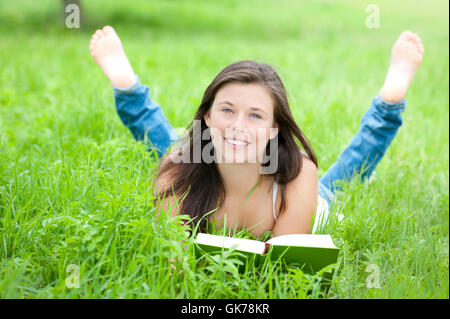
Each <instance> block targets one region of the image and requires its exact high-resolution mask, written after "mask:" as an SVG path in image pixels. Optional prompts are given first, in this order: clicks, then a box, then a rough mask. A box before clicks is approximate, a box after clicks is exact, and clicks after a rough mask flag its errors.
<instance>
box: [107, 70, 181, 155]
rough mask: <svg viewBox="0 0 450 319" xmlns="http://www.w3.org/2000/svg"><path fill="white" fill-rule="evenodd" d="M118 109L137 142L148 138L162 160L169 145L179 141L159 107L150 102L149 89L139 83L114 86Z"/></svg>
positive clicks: (150, 147) (150, 145) (150, 146)
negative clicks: (125, 86) (122, 86)
mask: <svg viewBox="0 0 450 319" xmlns="http://www.w3.org/2000/svg"><path fill="white" fill-rule="evenodd" d="M113 89H114V99H115V102H116V110H117V114H118V115H119V117H120V119H121V120H122V123H123V124H125V126H126V127H128V129H129V130H130V131H131V133H132V134H133V136H134V138H135V139H136V140H137V141H144V140H145V136H146V135H147V137H148V141H149V142H150V143H149V145H148V146H149V150H151V149H152V148H153V147H154V148H155V149H156V152H157V153H158V156H159V158H161V157H162V156H163V155H164V154H165V153H166V152H167V149H168V148H169V146H170V145H171V144H172V143H174V142H175V141H177V140H178V139H179V136H178V135H177V133H176V132H175V130H174V129H173V127H172V126H171V125H170V123H169V121H168V120H167V118H166V117H165V116H164V113H163V111H162V110H161V108H160V107H159V105H158V104H156V103H155V102H153V101H152V100H151V99H150V89H149V88H148V86H146V85H141V84H140V83H139V79H138V77H137V76H136V83H135V84H134V85H132V86H131V87H129V88H126V89H119V88H116V87H113Z"/></svg>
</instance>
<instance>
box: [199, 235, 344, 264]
mask: <svg viewBox="0 0 450 319" xmlns="http://www.w3.org/2000/svg"><path fill="white" fill-rule="evenodd" d="M195 243H196V246H197V248H198V249H197V251H198V253H212V252H218V251H221V250H222V249H230V248H233V247H235V248H236V250H237V251H239V252H241V253H243V254H244V255H246V256H247V257H248V256H253V257H254V258H255V263H257V264H261V263H264V261H265V258H270V259H272V260H277V259H278V258H280V257H281V258H282V259H283V260H284V261H285V262H286V264H297V265H299V266H305V267H304V268H303V269H304V270H305V271H307V272H316V271H318V270H320V269H322V268H323V267H325V266H327V265H330V264H334V263H336V262H337V258H338V255H339V248H337V247H336V246H335V245H334V243H333V240H332V239H331V236H330V235H310V234H291V235H282V236H277V237H274V238H272V239H270V240H268V241H267V242H265V243H263V242H260V241H257V240H252V239H241V238H233V237H225V236H217V235H210V234H204V233H199V234H198V235H197V238H196V240H195Z"/></svg>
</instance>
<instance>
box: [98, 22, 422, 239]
mask: <svg viewBox="0 0 450 319" xmlns="http://www.w3.org/2000/svg"><path fill="white" fill-rule="evenodd" d="M90 51H91V54H92V57H93V59H94V60H95V62H96V63H97V64H98V65H99V66H100V68H101V69H102V71H103V72H104V73H105V75H106V76H107V77H108V79H109V80H110V81H111V84H112V86H113V89H114V96H115V101H116V109H117V112H118V114H119V116H120V118H121V120H122V121H123V123H124V124H125V125H126V126H127V127H128V128H129V129H130V130H131V132H132V134H133V136H134V137H135V138H136V139H137V140H144V139H146V138H148V139H149V140H150V142H151V147H152V148H154V149H155V150H156V152H157V153H158V155H159V156H160V157H162V163H161V167H160V170H159V173H158V176H157V178H156V181H155V190H156V191H157V196H158V198H161V199H162V204H163V209H164V210H165V211H167V212H168V213H170V214H171V215H172V216H175V215H177V214H186V215H189V216H191V217H195V218H196V219H197V220H201V221H202V223H201V225H202V227H204V225H205V221H206V218H208V219H209V220H210V221H214V222H215V225H216V226H223V225H224V220H226V226H227V227H232V228H234V227H235V228H237V229H242V228H246V229H249V231H250V232H251V233H252V234H254V235H255V236H256V237H259V236H261V235H262V234H264V233H265V232H266V231H268V230H271V231H272V234H273V236H279V235H284V234H293V233H309V232H311V222H312V220H313V217H314V216H315V219H314V220H315V223H314V225H313V226H314V227H313V230H312V232H315V231H316V230H317V229H318V226H320V223H322V222H323V221H325V220H326V218H327V217H328V212H329V207H330V205H332V204H333V202H334V199H335V196H334V191H335V190H336V188H337V187H338V183H336V181H349V180H350V179H351V178H352V177H354V176H355V175H358V176H360V177H361V178H362V179H366V178H368V177H370V175H371V174H372V172H373V171H374V169H375V167H376V165H377V164H378V162H379V161H380V159H381V158H382V156H383V155H384V153H385V151H386V149H387V147H388V146H389V144H390V143H391V141H392V139H393V138H394V136H395V135H396V132H397V130H398V128H399V127H400V125H401V124H402V118H401V114H400V113H401V112H403V111H404V109H405V104H406V101H405V99H404V96H405V94H406V91H407V89H408V87H409V85H410V82H411V80H412V79H413V77H414V74H415V72H416V70H417V68H418V66H419V65H420V63H421V61H422V56H423V52H424V48H423V45H422V43H421V40H420V38H419V37H418V36H417V35H416V34H414V33H412V32H410V31H405V32H403V33H402V34H401V35H400V37H399V38H398V40H397V41H396V42H395V44H394V46H393V49H392V56H391V63H390V66H389V70H388V72H387V76H386V79H385V82H384V85H383V86H382V88H381V91H380V94H379V95H378V96H376V97H374V98H373V100H372V104H371V106H370V108H369V110H368V111H367V112H366V113H365V115H364V116H363V118H362V120H361V124H360V130H359V131H358V133H357V134H356V135H355V137H354V138H353V140H352V141H351V142H350V145H349V146H348V147H347V148H346V149H345V150H344V151H343V152H342V154H341V155H340V156H339V158H338V160H337V161H336V163H335V164H334V165H332V166H331V168H330V169H329V170H328V171H327V172H326V173H325V174H324V176H322V177H321V178H320V180H319V179H318V176H317V158H316V155H315V154H314V151H313V149H312V147H311V145H310V144H309V142H308V140H307V138H306V137H305V135H304V134H303V133H302V131H301V130H300V128H299V127H298V125H297V124H296V123H295V121H294V118H293V116H292V114H291V111H290V107H289V104H288V100H287V98H286V92H285V88H284V86H283V83H282V81H281V80H280V78H279V76H278V74H277V72H276V71H275V70H274V69H273V68H272V67H271V66H269V65H267V64H262V63H257V62H254V61H239V62H236V63H233V64H231V65H229V66H227V67H226V68H225V69H223V70H222V71H221V72H220V73H219V74H218V75H217V76H216V77H215V78H214V80H213V81H212V83H211V84H210V85H209V86H208V87H207V89H206V91H205V93H204V95H203V99H202V102H201V104H200V106H199V108H198V110H197V112H196V114H195V116H194V121H193V122H192V123H191V124H190V125H189V127H188V134H185V135H184V137H183V138H182V139H181V142H180V143H179V144H178V146H177V147H171V152H170V153H169V154H166V152H167V151H168V149H169V147H170V146H171V145H172V143H174V142H176V141H178V140H180V138H179V137H178V135H177V134H176V133H175V131H174V129H173V128H172V127H171V126H170V124H169V122H168V121H167V119H166V118H165V116H164V115H163V112H162V110H161V109H160V107H159V106H158V105H157V104H155V103H154V102H153V101H152V100H151V99H150V93H149V88H148V87H147V86H143V85H141V84H140V83H139V79H138V78H137V76H136V75H135V73H134V71H133V69H132V67H131V65H130V63H129V61H128V59H127V57H126V55H125V52H124V50H123V48H122V44H121V41H120V39H119V37H118V36H117V34H116V32H115V31H114V29H113V28H112V27H110V26H106V27H104V28H103V29H102V30H97V31H96V32H95V34H94V35H93V36H92V40H91V43H90ZM295 139H297V140H298V142H299V143H300V144H301V148H303V150H301V148H300V147H299V146H298V143H297V142H296V140H295ZM186 154H187V156H186ZM196 156H197V160H195V157H196ZM199 159H200V160H199ZM211 159H212V160H211ZM264 169H265V171H264ZM181 197H182V198H181ZM180 198H181V200H180ZM177 203H179V206H178V205H177ZM206 213H210V214H209V215H208V216H206V218H205V214H206ZM202 217H203V218H202ZM225 217H226V219H225Z"/></svg>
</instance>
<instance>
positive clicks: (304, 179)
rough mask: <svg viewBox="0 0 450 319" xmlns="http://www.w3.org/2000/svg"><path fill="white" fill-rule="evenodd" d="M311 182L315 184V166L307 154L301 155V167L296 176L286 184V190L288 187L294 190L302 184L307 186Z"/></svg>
mask: <svg viewBox="0 0 450 319" xmlns="http://www.w3.org/2000/svg"><path fill="white" fill-rule="evenodd" d="M311 184H315V185H317V166H316V164H314V162H313V161H312V160H311V159H310V158H309V157H308V156H305V155H303V164H302V169H301V170H300V173H299V174H298V175H297V177H295V178H294V179H293V180H292V181H291V182H290V183H288V184H287V187H286V191H288V189H292V190H293V191H295V190H296V189H297V188H298V187H300V186H302V185H304V186H307V185H311ZM311 186H312V185H311Z"/></svg>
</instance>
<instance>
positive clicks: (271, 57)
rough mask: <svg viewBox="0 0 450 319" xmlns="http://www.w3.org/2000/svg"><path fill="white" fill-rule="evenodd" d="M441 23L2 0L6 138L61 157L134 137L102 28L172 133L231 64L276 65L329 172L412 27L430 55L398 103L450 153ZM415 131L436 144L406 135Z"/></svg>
mask: <svg viewBox="0 0 450 319" xmlns="http://www.w3.org/2000/svg"><path fill="white" fill-rule="evenodd" d="M70 3H75V4H78V5H79V7H80V12H81V18H80V20H79V28H76V27H75V28H73V22H74V20H73V19H70V14H71V13H72V12H71V11H68V12H66V10H65V8H66V6H67V5H68V4H70ZM374 8H375V9H374ZM68 21H69V22H68ZM448 21H449V20H448V1H445V0H433V1H426V2H424V1H418V0H402V1H395V2H393V1H333V0H323V1H317V0H314V1H313V0H309V1H308V0H306V1H288V0H282V1H270V0H261V1H256V0H249V1H237V0H223V1H206V0H190V1H184V0H153V1H143V0H142V1H132V2H129V1H114V2H111V1H106V0H90V1H83V0H80V1H75V2H74V1H70V0H60V1H57V0H42V1H39V2H36V1H32V0H21V1H6V0H0V33H1V37H0V52H1V58H0V124H1V128H2V132H3V135H2V136H3V137H2V140H3V141H5V139H6V138H7V139H8V145H9V146H14V145H16V143H19V144H22V145H23V146H25V147H26V146H27V145H28V146H29V145H32V144H36V143H37V141H38V140H39V143H37V144H39V145H40V147H42V148H43V149H47V150H52V149H53V148H54V146H52V145H55V143H54V141H55V140H60V142H61V143H63V144H65V143H66V142H65V139H64V137H65V138H66V139H67V144H68V145H67V147H68V148H70V147H73V145H76V144H77V142H80V141H81V140H82V139H88V140H92V141H94V142H95V143H101V142H102V141H104V140H110V139H114V138H115V137H119V138H122V137H125V138H130V135H129V134H128V133H127V131H126V128H124V127H123V126H122V125H121V122H120V120H119V119H118V117H117V115H116V114H115V111H114V103H113V99H112V91H111V88H110V85H109V82H108V81H107V79H106V78H105V77H104V76H103V74H102V73H101V72H100V70H99V69H98V67H97V66H96V65H95V64H94V62H93V60H92V59H91V57H90V54H89V50H88V46H89V41H90V38H91V35H92V34H93V33H94V32H95V30H96V29H97V28H101V27H103V26H104V25H107V24H108V25H112V26H113V27H114V28H115V29H116V31H117V33H118V34H119V36H120V37H121V39H122V42H123V45H124V48H125V51H126V53H127V55H128V57H129V59H130V61H131V64H132V65H133V68H134V70H135V72H136V73H137V74H138V75H139V77H140V79H141V82H142V83H144V84H147V85H149V86H150V88H151V92H152V93H151V94H152V99H154V100H155V101H156V102H157V103H159V104H160V105H161V106H162V108H163V110H164V112H165V114H166V116H167V117H168V118H169V120H170V122H171V123H172V125H173V126H174V127H186V126H187V125H188V124H189V122H190V121H191V119H192V116H193V113H194V112H195V110H196V108H197V106H198V105H199V102H200V100H201V96H202V94H203V92H204V90H205V88H206V86H207V85H208V84H209V83H210V82H211V80H212V79H213V78H214V76H215V75H216V74H217V73H218V72H219V71H220V70H221V69H223V68H224V67H225V66H227V65H228V64H230V63H233V62H236V61H238V60H242V59H254V60H257V61H260V62H266V63H269V64H271V65H272V66H274V67H275V69H276V70H277V71H278V72H279V74H280V76H281V78H282V80H283V81H284V84H285V86H286V88H287V91H288V97H289V99H290V104H291V108H292V111H293V113H294V116H295V117H296V119H297V121H298V122H299V125H300V126H301V128H302V129H303V130H304V132H305V133H306V135H307V136H308V138H309V139H310V140H311V141H312V143H313V146H314V147H315V149H316V151H317V152H318V154H319V155H320V156H319V158H320V159H321V161H322V162H323V163H324V165H322V166H321V169H322V168H323V167H325V168H327V167H328V166H329V165H331V163H332V162H333V161H334V160H335V159H336V156H337V155H338V153H339V152H340V151H341V150H342V148H343V147H344V146H345V145H346V144H347V142H348V141H349V139H350V138H351V137H352V136H353V134H354V133H355V132H356V130H357V129H358V127H359V121H360V118H361V116H362V115H363V113H364V112H365V110H366V109H367V107H368V105H369V103H370V99H371V97H372V96H374V95H376V94H378V90H379V89H380V87H381V85H382V83H383V81H384V77H385V74H386V70H387V67H388V65H389V58H390V50H391V47H392V44H393V43H394V41H395V40H396V38H397V37H398V35H399V34H400V32H402V31H403V30H406V29H409V30H412V31H413V32H416V33H418V34H419V35H420V36H421V37H422V40H423V43H424V46H425V50H426V53H425V57H424V61H423V64H422V66H421V67H420V69H419V71H418V74H417V76H416V79H415V80H414V81H413V83H412V86H411V88H410V91H409V92H408V95H407V98H408V100H409V101H410V105H411V106H410V108H411V110H409V109H408V112H406V113H405V115H404V116H405V119H406V121H405V122H406V126H408V125H412V123H414V125H413V127H411V130H412V131H413V132H414V133H412V132H408V134H407V135H405V136H404V138H405V139H406V140H409V139H411V141H413V143H414V144H417V145H420V152H425V153H428V154H432V153H434V152H435V151H434V149H433V146H432V145H442V147H444V148H445V150H448V146H444V145H443V144H444V143H445V142H448V120H447V118H448V27H449V24H448ZM75 22H76V21H75ZM71 23H72V25H71ZM71 26H72V27H71ZM419 127H421V128H422V130H421V131H422V132H433V134H430V135H429V136H426V135H423V134H418V135H417V136H415V135H414V134H416V132H417V129H418V128H419ZM324 128H326V130H325V129H324ZM405 130H408V129H404V130H403V131H405ZM36 132H39V134H36ZM433 141H434V143H433ZM405 142H406V141H405ZM447 144H448V143H447ZM418 147H419V146H418ZM10 151H11V152H13V151H14V148H11V149H10ZM416 152H419V150H418V149H417V150H416ZM47 153H48V152H47ZM445 157H446V158H447V159H448V152H447V153H446V154H445ZM447 163H448V160H447ZM321 173H323V171H321Z"/></svg>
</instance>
